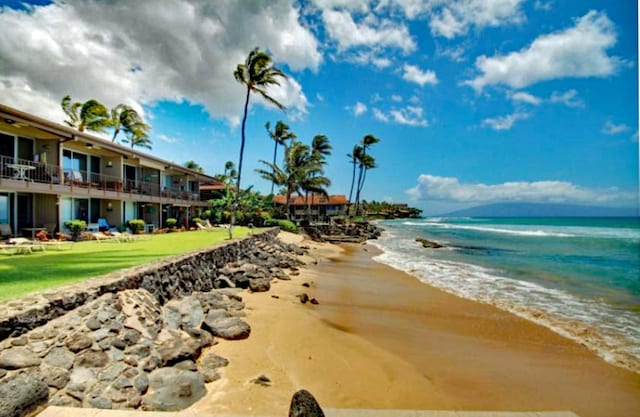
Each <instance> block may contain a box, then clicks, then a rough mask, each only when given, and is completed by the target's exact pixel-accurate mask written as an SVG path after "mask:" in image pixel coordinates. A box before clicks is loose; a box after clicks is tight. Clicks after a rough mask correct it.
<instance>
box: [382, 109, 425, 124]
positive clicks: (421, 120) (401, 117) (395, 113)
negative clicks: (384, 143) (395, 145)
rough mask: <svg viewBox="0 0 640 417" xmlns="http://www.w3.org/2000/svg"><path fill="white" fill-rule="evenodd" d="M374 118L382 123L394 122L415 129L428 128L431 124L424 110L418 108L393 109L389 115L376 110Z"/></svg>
mask: <svg viewBox="0 0 640 417" xmlns="http://www.w3.org/2000/svg"><path fill="white" fill-rule="evenodd" d="M373 116H374V117H375V118H376V119H378V120H380V121H382V122H394V123H397V124H401V125H406V126H413V127H419V126H422V127H426V126H429V122H427V120H426V119H425V117H424V109H423V108H422V107H418V106H406V107H403V108H393V109H391V110H389V111H388V112H387V113H384V112H383V111H382V110H380V109H377V108H374V109H373Z"/></svg>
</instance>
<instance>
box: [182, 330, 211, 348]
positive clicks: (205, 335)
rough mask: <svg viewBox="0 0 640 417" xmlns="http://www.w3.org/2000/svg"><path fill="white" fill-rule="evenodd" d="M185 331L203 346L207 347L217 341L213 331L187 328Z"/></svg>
mask: <svg viewBox="0 0 640 417" xmlns="http://www.w3.org/2000/svg"><path fill="white" fill-rule="evenodd" d="M185 331H186V332H187V334H188V335H189V336H191V337H192V338H193V339H194V340H195V341H196V342H197V343H198V344H199V345H200V347H201V348H206V347H209V346H212V345H215V344H216V343H217V342H216V340H215V339H214V337H213V336H212V335H211V333H209V332H208V331H206V330H202V329H186V330H185Z"/></svg>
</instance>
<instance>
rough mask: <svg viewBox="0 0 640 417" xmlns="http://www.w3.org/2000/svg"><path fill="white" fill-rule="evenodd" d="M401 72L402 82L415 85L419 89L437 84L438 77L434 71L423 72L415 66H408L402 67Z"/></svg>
mask: <svg viewBox="0 0 640 417" xmlns="http://www.w3.org/2000/svg"><path fill="white" fill-rule="evenodd" d="M403 71H404V73H403V74H402V78H403V79H404V80H407V81H410V82H412V83H416V84H418V85H419V86H420V87H423V86H424V85H425V84H432V85H435V84H438V77H437V76H436V73H435V72H434V71H431V70H426V71H423V70H421V69H420V68H418V67H417V66H415V65H409V64H405V65H404V67H403Z"/></svg>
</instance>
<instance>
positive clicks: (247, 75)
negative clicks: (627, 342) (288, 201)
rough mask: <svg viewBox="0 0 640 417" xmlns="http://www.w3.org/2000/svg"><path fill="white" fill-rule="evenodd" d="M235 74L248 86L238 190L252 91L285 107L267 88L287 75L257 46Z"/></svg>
mask: <svg viewBox="0 0 640 417" xmlns="http://www.w3.org/2000/svg"><path fill="white" fill-rule="evenodd" d="M233 76H234V77H235V79H236V81H238V82H239V83H241V84H243V85H245V86H246V87H247V94H246V98H245V101H244V114H243V116H242V142H241V143H240V156H239V158H238V180H237V181H236V190H238V191H239V190H240V180H241V178H242V158H243V156H244V145H245V126H246V123H247V113H248V109H249V97H250V96H251V92H255V93H258V94H260V95H261V96H262V98H264V99H265V100H266V101H267V102H269V103H271V104H273V105H275V106H276V107H278V108H279V109H284V105H282V104H281V103H280V102H279V101H278V100H276V99H275V98H273V97H271V96H270V95H269V94H268V93H267V88H268V87H269V86H271V85H280V83H279V82H278V78H279V77H282V78H286V75H285V74H284V73H283V72H282V71H281V70H280V69H278V68H276V67H275V66H273V63H272V62H271V56H270V55H269V54H268V53H266V52H262V51H260V48H255V49H254V50H253V51H251V52H249V55H248V56H247V59H246V60H245V62H244V63H243V64H238V66H237V67H236V70H235V71H234V72H233ZM234 205H236V206H237V205H238V193H237V192H236V201H235V203H234ZM234 220H235V219H234V218H233V217H232V218H231V227H229V238H231V237H232V228H233V223H234Z"/></svg>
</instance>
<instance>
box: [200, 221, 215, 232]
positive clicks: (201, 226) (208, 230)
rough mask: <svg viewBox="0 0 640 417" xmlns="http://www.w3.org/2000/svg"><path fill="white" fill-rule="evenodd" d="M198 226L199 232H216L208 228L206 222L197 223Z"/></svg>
mask: <svg viewBox="0 0 640 417" xmlns="http://www.w3.org/2000/svg"><path fill="white" fill-rule="evenodd" d="M196 226H197V227H198V230H206V231H207V232H211V231H213V230H214V229H213V227H211V226H206V225H205V224H204V222H196Z"/></svg>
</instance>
